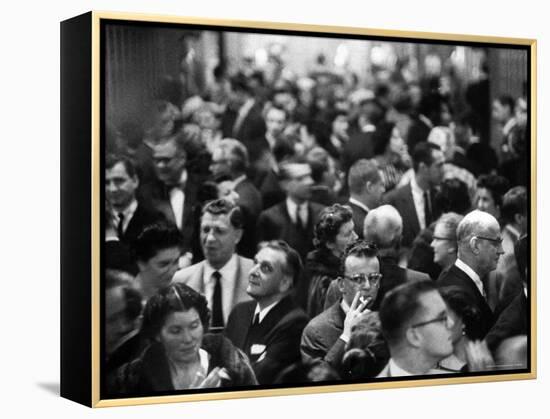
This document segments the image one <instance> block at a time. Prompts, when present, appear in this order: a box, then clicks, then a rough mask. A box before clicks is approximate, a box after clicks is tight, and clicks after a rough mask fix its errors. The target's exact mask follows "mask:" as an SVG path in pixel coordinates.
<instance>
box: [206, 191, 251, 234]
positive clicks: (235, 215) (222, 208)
mask: <svg viewBox="0 0 550 419" xmlns="http://www.w3.org/2000/svg"><path fill="white" fill-rule="evenodd" d="M207 212H208V213H210V214H212V215H222V214H223V215H228V216H229V222H230V223H231V225H232V226H233V227H235V228H243V225H244V217H243V212H242V210H241V208H240V207H239V206H238V205H235V204H234V203H233V202H231V201H230V200H228V199H225V198H220V199H215V200H214V201H210V202H208V203H207V204H206V205H205V206H204V208H203V209H202V215H204V214H206V213H207Z"/></svg>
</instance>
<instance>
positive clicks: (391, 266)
mask: <svg viewBox="0 0 550 419" xmlns="http://www.w3.org/2000/svg"><path fill="white" fill-rule="evenodd" d="M402 231H403V220H402V218H401V216H400V215H399V213H398V212H397V210H396V209H395V208H393V207H392V206H390V205H382V206H380V207H378V208H375V209H373V210H372V211H370V212H369V213H368V214H367V216H366V217H365V224H364V229H363V235H364V237H365V239H364V240H365V241H368V242H370V243H373V244H375V245H376V246H377V247H378V249H379V253H378V258H379V260H380V273H381V274H382V279H381V281H380V285H379V290H378V294H377V297H376V299H375V300H374V301H373V303H372V309H373V310H375V311H377V310H378V309H379V308H380V304H381V303H382V299H383V298H384V296H385V295H386V294H387V293H388V292H389V291H391V290H392V289H393V288H395V287H397V286H399V285H402V284H405V283H408V282H418V281H429V280H430V277H429V276H428V275H427V274H425V273H423V272H418V271H415V270H412V269H405V268H402V267H400V266H399V265H398V264H397V262H398V260H397V259H398V257H397V255H398V254H399V246H400V243H401V233H402ZM340 296H341V292H340V290H339V289H338V287H337V286H336V281H333V282H332V283H331V284H330V286H329V289H328V291H327V297H326V301H325V310H326V309H327V308H328V307H330V306H331V305H332V304H334V302H335V301H336V300H337V299H338V298H339V297H340Z"/></svg>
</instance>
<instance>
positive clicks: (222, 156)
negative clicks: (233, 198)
mask: <svg viewBox="0 0 550 419" xmlns="http://www.w3.org/2000/svg"><path fill="white" fill-rule="evenodd" d="M248 164H249V160H248V151H247V150H246V147H245V146H244V145H243V144H242V143H241V142H239V141H237V140H234V139H230V138H225V139H223V140H221V141H220V142H219V144H218V146H217V147H216V149H215V150H214V153H213V154H212V164H211V165H210V171H211V172H212V175H213V176H214V178H220V177H222V176H227V177H229V179H231V189H232V190H233V191H234V192H236V194H237V195H238V198H237V204H238V205H239V207H240V208H241V210H242V212H243V214H244V224H243V236H242V238H241V240H240V242H239V244H238V245H237V250H238V253H239V254H240V255H242V256H246V257H248V258H251V257H253V256H254V255H255V253H256V243H257V241H256V224H257V222H258V217H259V215H260V212H261V211H262V209H263V207H262V197H261V195H260V192H259V191H258V189H256V187H255V186H254V184H253V183H252V182H251V181H250V179H248V177H247V175H246V171H247V170H248Z"/></svg>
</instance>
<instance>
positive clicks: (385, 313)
mask: <svg viewBox="0 0 550 419" xmlns="http://www.w3.org/2000/svg"><path fill="white" fill-rule="evenodd" d="M432 291H436V288H435V286H434V285H433V284H432V283H431V282H430V281H418V282H408V283H406V284H403V285H400V286H398V287H396V288H394V289H393V290H391V291H390V292H388V293H387V294H386V295H385V296H384V299H383V300H382V304H381V305H380V312H379V315H380V323H381V325H382V333H383V335H384V338H385V339H386V341H387V342H388V343H389V344H390V345H392V344H397V343H399V342H400V341H401V339H402V337H403V335H404V327H405V326H406V325H407V324H408V321H409V320H410V319H412V318H413V316H414V315H415V314H416V313H417V311H418V310H419V309H420V307H421V304H420V302H419V297H420V295H422V294H425V293H428V292H432Z"/></svg>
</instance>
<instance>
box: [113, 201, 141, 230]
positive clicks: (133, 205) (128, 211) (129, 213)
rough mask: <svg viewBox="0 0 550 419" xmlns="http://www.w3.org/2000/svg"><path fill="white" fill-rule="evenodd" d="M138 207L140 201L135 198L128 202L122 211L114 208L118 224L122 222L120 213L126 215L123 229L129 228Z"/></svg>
mask: <svg viewBox="0 0 550 419" xmlns="http://www.w3.org/2000/svg"><path fill="white" fill-rule="evenodd" d="M137 207H138V202H137V201H136V199H135V198H134V199H133V200H132V202H130V203H129V204H128V206H127V207H126V208H124V209H123V210H122V211H117V210H115V209H114V208H113V210H112V213H113V215H114V217H115V220H116V225H117V226H118V223H119V222H120V221H119V220H120V216H119V214H120V213H122V215H123V216H124V222H123V224H122V231H126V229H127V228H128V224H130V221H131V220H132V217H133V216H134V213H135V212H136V210H137Z"/></svg>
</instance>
